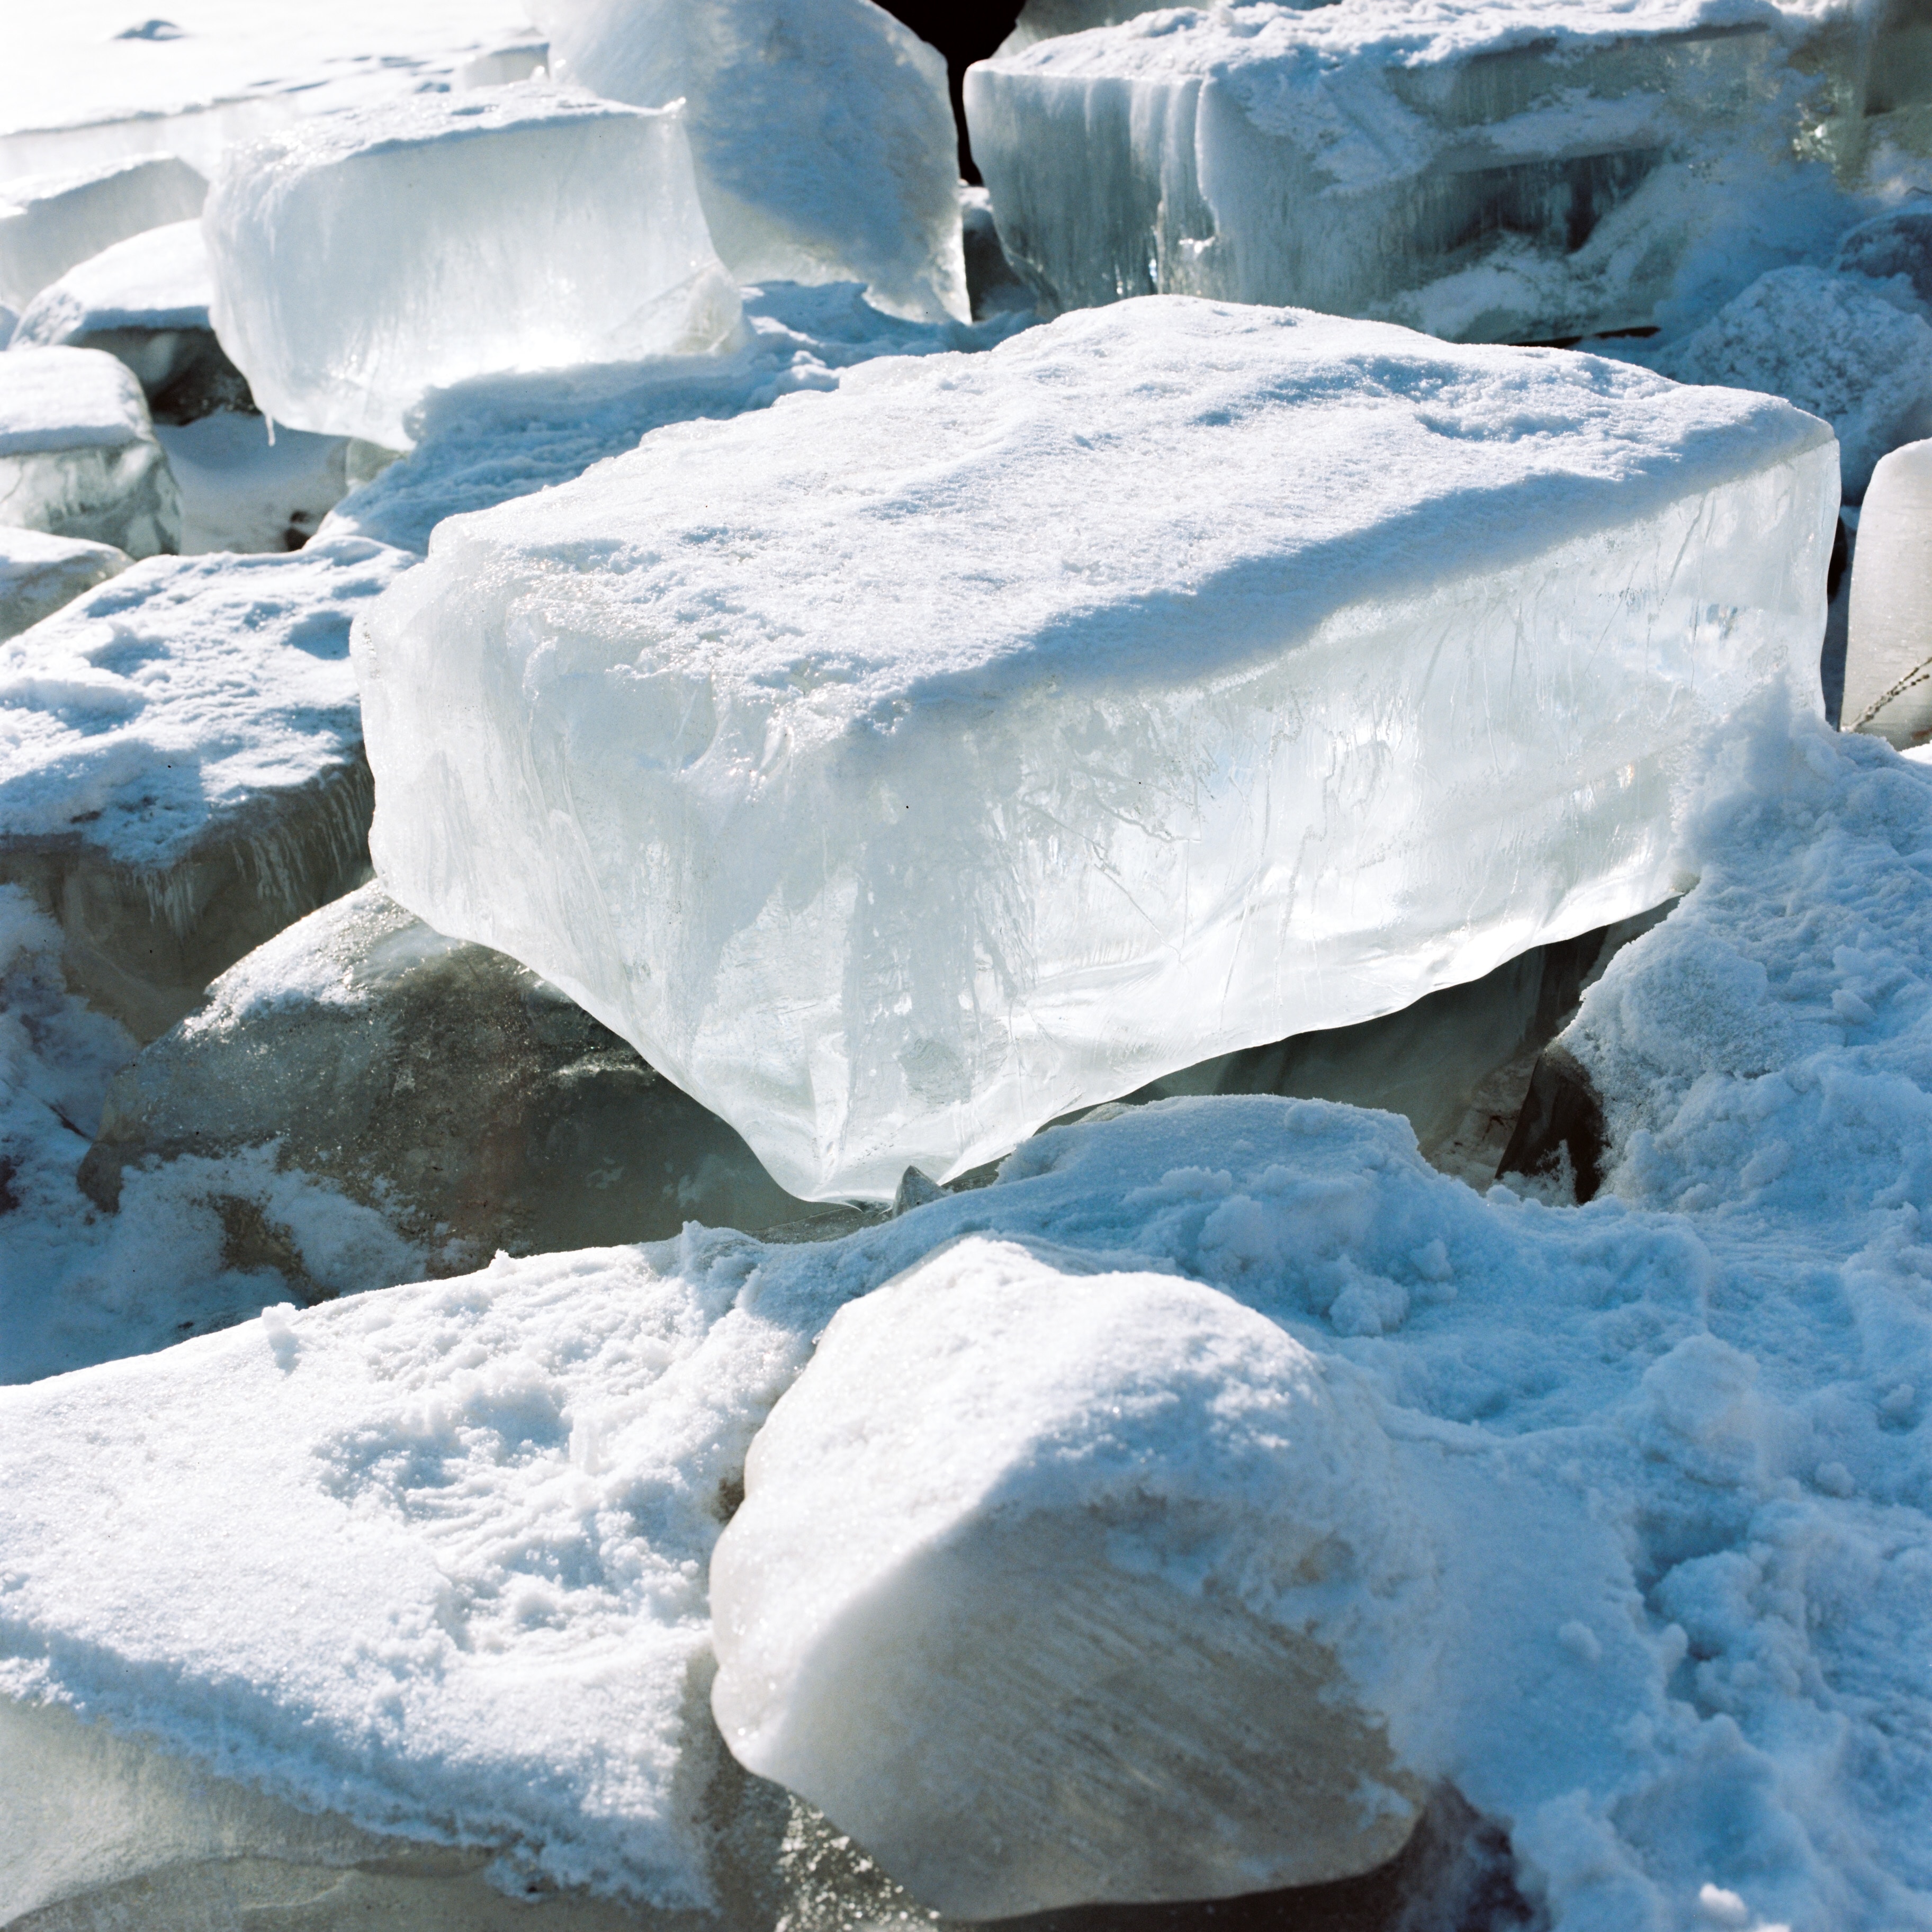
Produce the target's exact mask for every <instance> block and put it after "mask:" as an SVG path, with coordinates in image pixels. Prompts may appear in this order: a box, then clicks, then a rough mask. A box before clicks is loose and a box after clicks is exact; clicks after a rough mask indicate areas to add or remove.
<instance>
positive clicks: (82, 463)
mask: <svg viewBox="0 0 1932 1932" xmlns="http://www.w3.org/2000/svg"><path fill="white" fill-rule="evenodd" d="M0 523H10V524H12V525H13V526H16V527H17V528H20V529H37V530H43V531H45V532H47V533H48V534H49V535H54V536H65V537H84V538H89V539H90V540H91V541H95V542H97V543H107V544H113V546H114V547H115V548H116V549H117V550H125V551H126V552H127V554H128V555H129V556H137V557H145V556H153V555H154V554H155V553H157V551H162V550H173V549H174V548H175V545H176V544H177V543H178V541H179V539H180V535H181V505H180V499H179V496H178V492H177V491H176V490H175V481H174V478H173V476H172V474H171V473H170V472H169V469H168V463H167V458H166V457H165V456H163V455H162V453H161V449H160V444H159V443H157V442H156V440H154V425H152V424H151V422H149V421H148V405H147V404H146V402H145V400H144V399H143V398H142V394H141V386H140V384H139V383H138V382H137V381H136V380H135V378H134V377H133V374H132V373H131V372H130V371H129V370H128V369H127V368H125V367H124V366H123V365H121V363H120V362H117V361H116V360H115V358H114V357H113V356H109V355H106V354H104V353H103V352H102V351H101V350H98V349H36V348H28V349H10V350H7V352H6V353H5V354H4V355H0Z"/></svg>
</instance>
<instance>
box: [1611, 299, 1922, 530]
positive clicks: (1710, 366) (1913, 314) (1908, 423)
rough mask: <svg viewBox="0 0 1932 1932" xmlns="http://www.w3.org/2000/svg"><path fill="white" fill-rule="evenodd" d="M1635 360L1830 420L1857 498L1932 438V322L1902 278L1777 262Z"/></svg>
mask: <svg viewBox="0 0 1932 1932" xmlns="http://www.w3.org/2000/svg"><path fill="white" fill-rule="evenodd" d="M1632 359H1633V360H1640V361H1643V362H1646V363H1647V364H1648V365H1649V366H1650V367H1651V368H1654V369H1658V370H1661V371H1662V372H1663V373H1664V374H1665V375H1667V376H1674V377H1676V378H1677V380H1679V382H1683V383H1723V384H1724V385H1726V386H1727V387H1729V388H1732V389H1760V390H1763V391H1764V392H1766V394H1768V395H1774V396H1782V397H1783V398H1784V399H1785V401H1787V402H1788V403H1794V404H1796V405H1797V407H1799V409H1801V410H1807V411H1808V412H1809V413H1811V415H1813V416H1823V418H1824V419H1826V422H1829V424H1830V425H1832V434H1834V435H1835V436H1836V437H1838V453H1839V459H1840V461H1841V463H1842V465H1843V471H1844V487H1845V495H1846V499H1847V500H1849V501H1850V502H1857V501H1858V499H1860V498H1861V497H1862V496H1864V492H1865V486H1866V484H1867V483H1869V482H1870V480H1871V474H1872V468H1873V465H1874V464H1875V463H1876V462H1877V461H1878V460H1879V458H1880V457H1882V456H1883V455H1885V453H1886V452H1888V450H1892V449H1897V447H1898V446H1899V445H1900V443H1910V442H1912V441H1914V440H1916V439H1917V438H1919V437H1924V436H1926V435H1927V434H1932V326H1927V322H1926V320H1925V317H1924V311H1923V309H1922V306H1921V305H1920V304H1919V302H1918V301H1917V299H1916V298H1915V296H1914V295H1913V293H1912V287H1911V284H1909V282H1908V281H1906V280H1905V278H1903V277H1902V276H1894V277H1893V278H1891V279H1890V280H1889V281H1873V279H1871V278H1870V277H1868V276H1865V275H1834V274H1832V273H1830V272H1828V271H1826V270H1825V269H1813V268H1803V267H1800V268H1791V269H1772V271H1771V272H1770V273H1769V274H1768V275H1761V276H1760V277H1759V278H1758V279H1757V281H1754V283H1752V284H1751V287H1749V288H1748V289H1746V290H1745V291H1744V293H1742V295H1740V296H1737V297H1736V298H1735V299H1733V300H1732V301H1731V302H1728V303H1727V304H1726V305H1725V306H1724V308H1722V309H1721V310H1720V311H1718V314H1715V316H1713V317H1712V318H1711V320H1709V322H1707V323H1705V324H1704V326H1703V327H1702V328H1701V329H1697V330H1696V331H1695V332H1694V333H1692V334H1691V335H1689V336H1688V337H1686V338H1684V339H1682V340H1681V341H1677V342H1676V343H1674V344H1673V345H1672V347H1670V349H1668V350H1666V351H1664V353H1661V354H1658V355H1655V356H1644V355H1643V354H1642V353H1641V352H1640V353H1639V354H1637V356H1633V358H1632Z"/></svg>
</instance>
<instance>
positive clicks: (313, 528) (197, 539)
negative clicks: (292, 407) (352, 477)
mask: <svg viewBox="0 0 1932 1932" xmlns="http://www.w3.org/2000/svg"><path fill="white" fill-rule="evenodd" d="M154 434H155V435H156V437H158V438H159V439H160V445H161V447H162V448H163V449H164V450H166V452H167V455H168V467H169V469H172V471H173V472H174V478H175V487H177V488H178V490H180V492H181V555H182V556H199V555H201V554H202V553H204V552H206V551H208V550H297V549H299V548H300V547H302V544H305V543H306V542H307V541H308V540H309V538H311V537H312V536H314V535H315V533H316V532H317V530H318V529H320V527H321V526H322V523H323V519H324V518H325V517H326V516H327V515H328V514H329V511H331V510H332V509H333V508H335V505H337V504H338V502H341V499H342V496H343V493H344V491H345V490H347V487H348V474H347V465H348V455H349V443H348V440H347V438H345V437H339V436H315V435H312V434H310V433H309V431H307V430H299V429H284V428H279V427H278V428H277V429H276V431H275V440H274V441H273V442H271V441H270V440H269V426H268V425H267V424H266V423H265V422H263V420H262V419H261V418H260V416H254V415H245V414H243V413H241V412H239V411H236V410H220V411H218V412H217V413H215V414H214V415H212V416H201V417H198V418H197V419H196V420H195V421H194V422H189V423H179V424H167V423H163V424H161V425H157V428H156V429H155V431H154Z"/></svg>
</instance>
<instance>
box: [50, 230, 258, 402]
mask: <svg viewBox="0 0 1932 1932" xmlns="http://www.w3.org/2000/svg"><path fill="white" fill-rule="evenodd" d="M213 296H214V274H213V272H212V271H211V269H209V267H208V248H207V245H206V243H205V242H204V241H203V239H202V232H201V223H200V222H199V220H196V221H176V222H171V223H169V224H168V226H166V227H164V228H155V229H149V230H148V233H145V234H144V235H136V236H130V238H129V239H127V241H125V242H116V243H115V245H114V246H113V248H107V249H104V250H103V251H102V252H101V254H98V255H96V256H94V257H91V258H90V259H89V260H87V261H85V262H83V263H81V264H80V266H79V267H78V268H74V269H69V270H68V272H67V273H66V274H65V275H63V276H62V277H61V278H60V280H59V281H57V282H52V283H50V284H49V285H48V286H47V287H46V288H43V290H41V291H40V293H39V294H38V295H37V296H35V297H34V299H33V301H32V302H30V303H29V304H28V306H27V310H26V314H24V315H23V316H22V317H21V318H20V326H19V328H18V329H17V331H16V332H15V335H14V347H17V348H18V347H25V346H26V345H27V344H40V346H42V347H60V346H62V345H66V346H68V347H72V348H76V349H104V350H107V353H109V354H110V356H118V357H119V358H120V359H121V361H122V362H124V363H126V364H127V366H128V368H130V369H131V370H133V372H134V374H136V376H138V377H139V378H140V379H141V388H142V392H144V393H145V395H146V397H147V398H148V412H149V413H150V414H151V416H153V417H154V420H155V421H156V422H175V423H183V422H193V421H195V420H196V419H197V418H199V417H201V416H206V415H208V413H210V412H211V411H212V410H246V409H250V408H252V407H254V405H253V402H252V400H251V398H250V396H249V394H248V383H247V381H246V380H245V378H244V377H243V376H242V372H241V371H239V369H237V368H236V367H235V365H234V364H233V363H232V362H229V359H228V358H227V357H226V356H225V355H224V354H223V353H222V349H221V345H220V344H219V343H218V342H217V341H215V339H214V329H213V327H212V326H211V324H210V323H209V321H208V304H209V302H210V301H211V299H213Z"/></svg>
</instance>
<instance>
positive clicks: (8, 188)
mask: <svg viewBox="0 0 1932 1932" xmlns="http://www.w3.org/2000/svg"><path fill="white" fill-rule="evenodd" d="M207 193H208V183H207V182H206V181H205V180H204V179H203V178H202V176H201V175H199V174H198V173H197V172H196V171H195V170H194V169H193V168H191V167H190V166H188V164H187V162H185V161H184V160H181V159H180V158H179V157H177V156H175V155H173V154H155V155H150V156H148V157H146V158H145V159H143V160H128V161H122V162H119V163H116V164H115V165H113V166H109V167H106V168H102V169H98V170H96V171H95V172H91V173H88V174H83V175H76V176H62V175H55V176H52V177H48V176H43V175H30V176H26V177H24V178H18V179H16V180H13V181H8V182H7V183H6V184H5V185H4V186H0V298H4V299H5V300H7V301H8V302H11V303H13V305H15V307H17V308H26V305H28V303H30V302H31V301H32V300H33V299H34V296H37V295H38V294H39V293H40V291H41V290H43V288H45V287H46V286H47V284H49V282H52V281H57V280H58V278H60V277H61V276H62V275H65V274H66V273H67V272H68V270H69V269H71V268H73V267H74V266H75V265H76V264H77V263H81V262H84V261H86V260H87V259H88V258H89V257H90V256H93V255H98V254H100V253H101V251H102V250H103V249H104V248H108V247H110V246H111V245H113V243H115V242H121V241H124V240H126V239H127V237H128V236H130V235H139V234H140V233H143V232H144V231H145V230H146V229H150V228H159V227H161V226H163V225H165V224H166V223H172V222H176V221H187V220H191V219H193V217H195V216H196V215H197V214H199V213H200V212H201V205H202V200H203V199H204V198H205V196H206V195H207Z"/></svg>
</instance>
